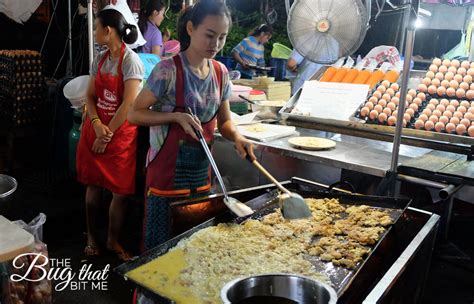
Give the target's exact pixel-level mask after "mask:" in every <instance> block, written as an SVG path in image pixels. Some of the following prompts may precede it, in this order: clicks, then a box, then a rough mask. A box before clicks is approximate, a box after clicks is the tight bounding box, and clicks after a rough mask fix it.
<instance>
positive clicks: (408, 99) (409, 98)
mask: <svg viewBox="0 0 474 304" xmlns="http://www.w3.org/2000/svg"><path fill="white" fill-rule="evenodd" d="M405 98H406V99H405V100H406V101H407V102H412V101H413V96H411V95H410V94H407V96H406V97H405Z"/></svg>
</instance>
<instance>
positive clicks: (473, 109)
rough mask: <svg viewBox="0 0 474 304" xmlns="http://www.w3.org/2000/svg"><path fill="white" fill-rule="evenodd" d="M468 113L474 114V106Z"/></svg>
mask: <svg viewBox="0 0 474 304" xmlns="http://www.w3.org/2000/svg"><path fill="white" fill-rule="evenodd" d="M468 111H469V113H472V114H474V106H471V107H470V108H469V110H468Z"/></svg>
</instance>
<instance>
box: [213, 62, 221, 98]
mask: <svg viewBox="0 0 474 304" xmlns="http://www.w3.org/2000/svg"><path fill="white" fill-rule="evenodd" d="M211 61H212V65H213V66H214V71H215V73H216V77H217V83H218V85H219V100H222V86H223V84H222V69H221V65H220V64H219V62H218V61H217V60H214V59H211Z"/></svg>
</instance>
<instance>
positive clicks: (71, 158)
mask: <svg viewBox="0 0 474 304" xmlns="http://www.w3.org/2000/svg"><path fill="white" fill-rule="evenodd" d="M81 123H82V111H79V110H77V109H74V112H73V113H72V128H71V131H69V136H68V144H69V149H68V152H69V155H68V166H69V172H71V174H73V175H76V149H77V143H78V142H79V138H80V137H81V130H80V127H81Z"/></svg>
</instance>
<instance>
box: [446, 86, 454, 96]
mask: <svg viewBox="0 0 474 304" xmlns="http://www.w3.org/2000/svg"><path fill="white" fill-rule="evenodd" d="M446 95H448V97H454V96H456V89H455V88H451V87H450V88H447V89H446Z"/></svg>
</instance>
